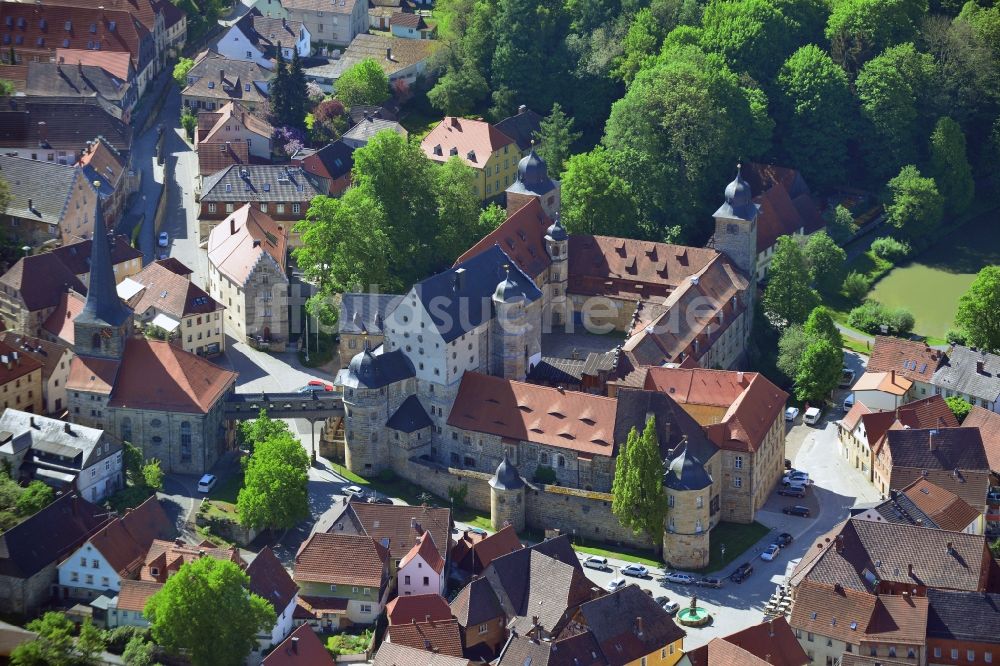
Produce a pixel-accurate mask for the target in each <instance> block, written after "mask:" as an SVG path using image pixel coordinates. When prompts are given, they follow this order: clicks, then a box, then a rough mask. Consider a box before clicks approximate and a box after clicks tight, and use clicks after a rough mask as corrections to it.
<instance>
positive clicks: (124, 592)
mask: <svg viewBox="0 0 1000 666" xmlns="http://www.w3.org/2000/svg"><path fill="white" fill-rule="evenodd" d="M161 587H163V583H157V582H156V581H149V580H129V579H125V580H123V581H122V582H121V588H120V589H119V591H118V610H126V611H133V612H136V613H141V612H142V611H143V610H145V608H146V602H147V601H149V598H150V597H151V596H153V595H154V594H156V593H157V592H159V591H160V588H161Z"/></svg>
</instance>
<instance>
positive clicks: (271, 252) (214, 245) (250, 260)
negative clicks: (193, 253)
mask: <svg viewBox="0 0 1000 666" xmlns="http://www.w3.org/2000/svg"><path fill="white" fill-rule="evenodd" d="M287 244H288V230H287V229H286V228H284V227H283V226H282V225H280V224H278V223H277V222H275V221H274V220H273V219H272V218H271V217H269V216H268V215H267V214H266V213H262V212H260V211H259V210H257V209H256V208H255V207H254V206H253V205H252V204H249V203H248V204H245V205H244V206H241V207H240V208H239V209H237V210H235V211H233V212H232V213H231V214H230V215H229V217H227V218H226V219H225V220H223V221H222V222H220V223H219V224H217V225H216V226H215V228H214V229H212V232H211V234H210V235H209V237H208V260H209V261H210V262H211V263H212V265H213V266H215V267H216V268H217V269H218V270H219V272H220V273H223V274H225V275H226V276H227V277H229V278H230V279H231V280H233V281H234V282H236V283H237V284H245V283H246V281H247V279H248V278H249V277H250V275H251V274H252V272H253V269H254V267H255V266H257V262H258V261H260V258H261V256H262V255H264V254H267V255H268V256H270V257H271V259H273V260H274V262H275V263H276V264H277V265H278V266H279V267H280V269H281V271H282V272H284V270H285V266H286V254H287Z"/></svg>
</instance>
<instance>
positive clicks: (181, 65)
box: [174, 58, 194, 88]
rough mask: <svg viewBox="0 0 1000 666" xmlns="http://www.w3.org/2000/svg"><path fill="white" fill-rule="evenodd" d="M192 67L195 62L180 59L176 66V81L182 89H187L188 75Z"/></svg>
mask: <svg viewBox="0 0 1000 666" xmlns="http://www.w3.org/2000/svg"><path fill="white" fill-rule="evenodd" d="M192 67H194V60H192V59H191V58H180V59H179V60H178V61H177V64H176V65H174V81H175V82H176V83H177V85H178V86H180V87H181V88H186V87H187V84H188V82H187V75H188V72H190V71H191V68H192Z"/></svg>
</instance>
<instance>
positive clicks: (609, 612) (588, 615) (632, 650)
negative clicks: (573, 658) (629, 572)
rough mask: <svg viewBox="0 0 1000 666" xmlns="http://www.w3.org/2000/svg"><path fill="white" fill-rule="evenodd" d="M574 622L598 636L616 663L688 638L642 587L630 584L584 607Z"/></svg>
mask: <svg viewBox="0 0 1000 666" xmlns="http://www.w3.org/2000/svg"><path fill="white" fill-rule="evenodd" d="M573 621H574V625H576V624H579V625H581V626H582V627H586V629H587V630H588V631H589V632H590V633H592V634H593V635H594V638H595V639H596V640H597V644H598V645H599V646H600V647H601V652H603V653H604V656H605V658H607V659H608V661H609V662H610V663H612V664H628V663H631V662H633V661H636V660H638V659H640V658H642V657H644V656H646V655H648V654H651V653H653V652H655V651H657V650H659V649H661V648H663V647H665V646H667V645H670V644H672V643H675V642H677V641H679V640H681V639H682V638H684V636H685V635H686V632H685V631H684V630H683V629H681V628H680V627H679V626H677V624H675V623H674V620H673V618H672V617H670V614H669V613H667V611H665V610H664V609H663V607H662V606H660V604H658V603H656V602H655V601H654V600H653V597H651V596H650V595H648V594H646V592H645V591H644V590H642V589H641V588H640V587H639V586H638V585H626V586H625V587H623V588H620V589H618V590H616V591H614V592H612V593H611V594H606V595H604V596H602V597H598V598H597V599H594V600H592V601H588V602H586V603H584V604H581V606H580V609H579V610H578V611H577V613H576V615H574V617H573ZM575 629H576V627H575V626H574V630H575Z"/></svg>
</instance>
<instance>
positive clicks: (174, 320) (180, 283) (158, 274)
mask: <svg viewBox="0 0 1000 666" xmlns="http://www.w3.org/2000/svg"><path fill="white" fill-rule="evenodd" d="M179 263H180V262H177V261H174V262H169V263H168V262H163V261H155V262H153V263H151V264H149V265H148V266H146V267H145V268H144V269H142V271H140V272H139V273H137V274H135V275H133V276H131V277H127V278H125V279H124V280H122V281H121V282H119V283H118V287H117V292H118V295H119V296H120V297H121V299H122V300H123V301H125V302H126V303H128V306H129V307H130V308H132V310H133V312H135V315H136V323H137V324H139V323H140V322H141V324H140V325H141V326H142V327H144V328H145V329H147V330H149V328H150V327H153V330H154V331H156V332H158V330H162V331H163V332H164V334H165V335H166V339H167V340H169V341H170V342H172V343H173V344H176V345H177V346H179V347H180V348H181V349H183V350H184V351H187V352H190V353H192V354H197V355H199V356H216V355H218V354H221V353H222V352H224V351H225V350H226V336H225V334H224V333H223V330H222V329H223V326H222V324H223V319H222V312H223V310H225V307H224V306H223V305H222V304H221V303H219V302H218V301H216V300H215V299H214V298H212V297H211V296H209V295H208V293H207V292H206V291H205V290H204V289H202V288H201V287H199V286H198V285H196V284H194V283H193V282H191V276H190V273H191V271H190V269H187V268H186V267H184V266H183V265H181V267H182V269H183V272H182V273H180V274H178V273H175V272H174V271H173V270H171V267H172V265H173V264H179Z"/></svg>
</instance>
